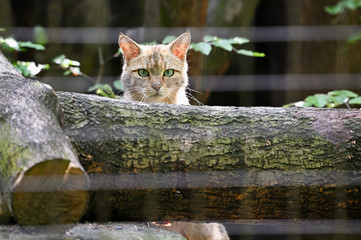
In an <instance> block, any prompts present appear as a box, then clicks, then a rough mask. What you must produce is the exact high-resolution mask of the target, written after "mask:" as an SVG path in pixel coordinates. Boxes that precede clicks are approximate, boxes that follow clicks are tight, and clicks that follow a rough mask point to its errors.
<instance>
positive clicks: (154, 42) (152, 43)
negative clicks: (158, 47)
mask: <svg viewBox="0 0 361 240" xmlns="http://www.w3.org/2000/svg"><path fill="white" fill-rule="evenodd" d="M142 44H143V45H155V44H157V41H152V42H146V43H142ZM120 52H122V51H121V49H120Z"/></svg>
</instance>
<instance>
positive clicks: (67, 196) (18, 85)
mask: <svg viewBox="0 0 361 240" xmlns="http://www.w3.org/2000/svg"><path fill="white" fill-rule="evenodd" d="M62 121H63V116H62V111H61V107H60V105H59V102H58V99H57V96H56V95H55V92H54V91H53V90H52V89H51V88H50V86H48V85H45V84H41V83H40V82H38V81H35V80H31V79H25V78H24V77H22V76H21V75H20V73H18V72H17V71H16V70H15V69H14V68H13V67H12V65H11V64H10V63H9V62H8V61H7V59H6V58H5V57H4V56H3V55H2V53H1V52H0V175H1V178H0V179H1V181H0V192H1V200H2V210H3V211H4V212H5V214H6V213H8V214H9V213H10V214H11V215H12V216H13V217H14V218H15V220H16V221H17V222H18V223H19V224H22V225H37V224H53V223H54V224H55V223H74V222H77V221H78V220H79V219H80V218H81V217H82V216H83V214H84V212H85V209H86V207H87V203H88V192H87V187H88V185H89V179H88V177H87V175H86V173H85V172H84V169H83V167H82V166H81V165H80V163H79V160H78V158H77V156H76V154H75V152H74V151H73V148H72V146H71V143H70V141H69V138H68V137H67V136H66V135H65V133H64V131H63V129H62V127H61V126H62Z"/></svg>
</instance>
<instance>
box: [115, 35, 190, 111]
mask: <svg viewBox="0 0 361 240" xmlns="http://www.w3.org/2000/svg"><path fill="white" fill-rule="evenodd" d="M190 42H191V34H190V33H189V32H185V33H183V34H182V35H180V36H179V37H178V38H177V39H175V40H174V41H172V42H170V43H169V44H166V45H164V44H158V45H140V44H137V43H136V42H134V41H133V40H132V39H131V38H129V37H127V36H125V35H124V34H122V33H121V34H120V36H119V40H118V43H119V47H120V48H121V49H122V51H123V57H124V65H123V72H122V75H121V81H122V84H123V87H124V95H123V99H124V100H126V101H139V102H147V103H169V104H187V105H188V104H189V101H188V98H187V95H186V87H187V85H188V75H187V70H188V65H187V61H186V55H187V51H188V47H189V44H190Z"/></svg>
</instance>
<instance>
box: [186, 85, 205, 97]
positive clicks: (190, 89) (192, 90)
mask: <svg viewBox="0 0 361 240" xmlns="http://www.w3.org/2000/svg"><path fill="white" fill-rule="evenodd" d="M186 88H187V89H188V90H189V91H191V92H195V93H198V94H201V95H204V93H202V92H200V91H197V90H195V89H192V88H190V87H188V86H186Z"/></svg>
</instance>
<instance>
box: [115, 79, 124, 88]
mask: <svg viewBox="0 0 361 240" xmlns="http://www.w3.org/2000/svg"><path fill="white" fill-rule="evenodd" d="M113 85H114V87H115V88H116V89H118V90H123V84H122V82H121V81H120V79H118V80H116V81H114V83H113Z"/></svg>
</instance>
